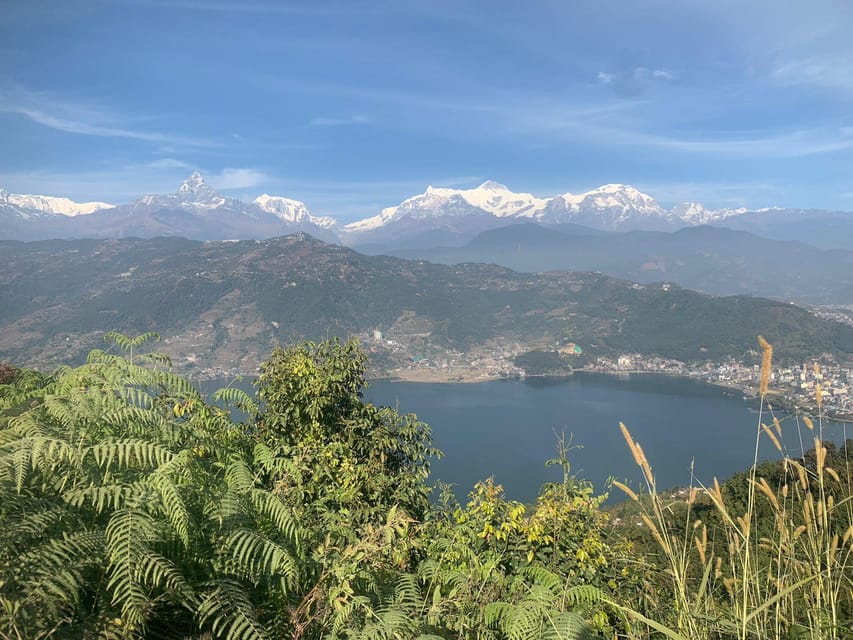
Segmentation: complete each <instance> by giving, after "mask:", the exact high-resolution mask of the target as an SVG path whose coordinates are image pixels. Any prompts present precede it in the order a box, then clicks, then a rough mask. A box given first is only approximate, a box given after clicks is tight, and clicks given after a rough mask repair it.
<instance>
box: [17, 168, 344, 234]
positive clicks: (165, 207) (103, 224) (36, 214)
mask: <svg viewBox="0 0 853 640" xmlns="http://www.w3.org/2000/svg"><path fill="white" fill-rule="evenodd" d="M4 193H5V192H4ZM59 200H64V199H56V198H53V199H49V198H45V197H43V196H26V197H24V196H9V195H6V196H5V198H0V222H2V223H3V224H2V225H0V239H5V240H44V239H53V238H65V239H72V238H126V237H139V238H153V237H157V236H176V237H184V238H189V239H192V240H240V239H260V238H270V237H275V236H280V235H286V234H289V233H294V232H297V231H304V232H307V233H310V234H312V235H314V236H316V237H318V238H320V239H323V240H329V241H337V240H338V237H337V234H336V233H335V228H336V224H335V222H334V220H332V219H331V218H321V217H315V216H313V215H312V214H311V212H310V211H308V209H307V207H306V206H305V205H304V204H303V203H301V202H298V201H296V200H290V199H287V198H276V197H272V196H261V197H260V198H258V199H257V200H256V201H254V202H243V201H242V200H238V199H236V198H229V197H226V196H223V195H221V194H220V193H218V192H217V191H216V190H215V189H214V188H213V187H211V186H210V185H209V184H208V183H207V182H205V180H204V178H203V177H202V175H201V174H200V173H198V172H193V174H192V175H191V176H190V177H189V178H187V179H186V180H185V181H184V182H183V183H182V184H181V185H180V186H179V187H178V190H177V191H175V192H174V193H168V194H147V195H144V196H142V197H141V198H139V199H138V200H136V201H134V202H131V203H129V204H123V205H118V206H113V205H107V206H104V207H99V208H96V207H94V206H93V205H98V204H105V203H84V204H79V203H72V205H74V206H71V205H66V204H65V203H62V202H58V201H59ZM67 202H69V203H71V201H70V200H69V201H67ZM35 205H41V206H39V207H36V206H35ZM88 209H91V211H88ZM84 210H86V211H85V212H86V215H80V213H83V211H84ZM69 211H76V212H77V213H69Z"/></svg>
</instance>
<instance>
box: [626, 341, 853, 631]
mask: <svg viewBox="0 0 853 640" xmlns="http://www.w3.org/2000/svg"><path fill="white" fill-rule="evenodd" d="M759 344H760V346H761V348H762V353H763V357H762V366H761V375H760V384H759V392H760V400H761V408H760V411H759V418H758V425H757V429H756V438H755V449H754V459H753V465H752V467H751V469H750V472H749V475H748V480H747V483H748V490H747V494H746V496H745V499H744V497H743V496H739V497H737V498H735V497H733V496H732V495H727V492H726V490H725V489H724V488H721V486H720V484H719V482H717V480H716V479H714V482H713V485H712V486H703V485H701V484H700V483H695V481H694V483H693V484H692V485H691V487H690V488H689V491H688V492H686V494H685V495H686V500H682V501H681V503H680V504H674V503H673V499H672V497H671V495H669V494H667V495H664V494H662V493H661V492H660V491H659V490H658V488H657V486H656V482H655V476H654V473H653V472H652V468H651V466H650V464H649V462H648V460H647V459H646V456H645V453H644V452H643V449H642V447H641V445H640V444H639V443H638V442H636V441H635V440H634V439H633V438H632V436H631V434H630V432H629V430H628V428H627V427H625V425H624V424H620V427H621V429H622V433H623V435H624V437H625V440H626V442H627V444H628V448H629V449H630V450H631V453H632V455H633V456H634V460H635V462H636V463H637V465H638V466H639V467H640V469H641V471H642V476H643V482H644V484H645V489H646V491H645V492H641V493H646V492H647V494H648V495H638V493H637V492H635V491H634V490H632V489H631V488H630V487H628V486H626V485H625V484H623V483H620V482H615V483H614V485H615V486H616V487H618V488H620V489H621V490H622V491H624V492H625V493H626V494H627V496H628V497H629V498H631V499H632V500H634V501H636V502H637V503H638V504H639V505H640V509H641V518H642V522H643V523H644V525H645V527H647V528H648V530H649V532H650V534H651V537H652V538H653V539H654V541H655V542H656V544H657V546H658V547H659V551H660V559H659V561H658V563H659V565H658V566H659V568H662V569H663V575H664V576H665V579H664V582H665V588H664V589H663V591H664V595H663V596H662V597H661V599H660V604H661V605H662V606H659V607H657V608H656V609H655V610H649V609H647V610H645V611H640V610H638V609H639V607H636V608H629V607H625V606H624V605H623V606H621V607H620V608H622V609H623V610H625V611H626V612H627V613H628V614H629V616H630V617H631V618H633V620H635V621H636V622H637V623H638V624H637V626H636V628H635V629H634V630H633V631H632V632H631V633H630V634H629V637H631V638H647V637H660V636H661V635H663V636H665V637H668V638H672V639H673V640H685V639H689V640H703V639H706V638H707V639H735V638H737V639H738V640H747V639H748V638H750V639H754V638H761V639H771V638H775V639H782V638H805V639H810V640H836V639H838V640H840V639H842V638H847V639H849V638H853V626H851V624H853V623H851V615H853V613H851V612H853V562H851V553H853V524H851V523H853V502H851V496H853V487H851V486H850V485H851V475H850V471H851V469H850V461H849V457H848V456H847V455H845V456H844V459H843V464H844V467H845V468H843V469H834V468H832V467H831V466H829V465H828V464H827V447H826V445H825V443H824V440H823V422H824V420H823V412H822V394H821V391H820V389H819V388H818V390H817V392H816V401H817V413H816V416H815V418H816V424H815V421H814V420H812V419H811V418H809V417H803V418H802V422H801V421H800V420H799V419H798V418H793V419H792V422H794V426H795V428H797V429H798V430H800V429H803V430H807V432H806V433H807V441H810V443H811V445H812V446H813V447H814V454H813V455H809V456H808V458H807V457H806V452H805V451H801V452H800V453H801V455H800V456H797V457H792V456H791V455H789V453H788V452H787V450H786V449H785V447H784V445H783V439H782V435H783V432H782V429H783V427H782V424H781V423H780V421H779V419H777V417H776V416H775V415H773V412H772V409H771V408H770V405H769V404H768V402H767V394H768V383H769V380H770V374H771V367H772V355H773V351H772V347H771V345H770V344H769V343H767V341H766V340H764V338H761V337H759ZM765 421H766V422H767V424H765ZM803 435H805V434H804V433H803V432H802V431H801V433H800V441H801V442H803ZM762 446H773V447H774V448H775V449H776V450H777V451H778V453H779V454H780V458H781V464H782V468H783V473H782V474H781V475H778V476H776V477H775V478H769V479H768V478H765V477H762V476H760V475H759V465H758V461H759V450H760V448H761V447H762ZM836 496H843V497H839V498H836ZM701 516H704V521H703V519H702V517H701ZM660 565H663V566H662V567H660ZM617 606H618V605H617Z"/></svg>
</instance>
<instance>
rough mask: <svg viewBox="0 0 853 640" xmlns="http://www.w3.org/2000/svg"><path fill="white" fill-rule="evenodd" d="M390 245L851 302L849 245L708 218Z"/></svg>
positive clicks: (520, 227) (719, 290) (536, 228)
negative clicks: (624, 228)
mask: <svg viewBox="0 0 853 640" xmlns="http://www.w3.org/2000/svg"><path fill="white" fill-rule="evenodd" d="M767 215H771V214H767ZM558 229H559V230H558ZM393 253H394V255H398V256H401V257H407V258H420V259H425V260H430V261H433V262H440V263H444V264H457V263H463V262H487V263H493V264H499V265H502V266H505V267H510V268H512V269H516V270H520V271H533V272H536V271H550V270H593V271H602V272H604V273H606V274H608V275H611V276H615V277H619V278H626V279H629V280H633V281H635V282H641V283H648V282H657V281H661V280H669V281H673V282H676V283H678V284H679V285H681V286H684V287H688V288H691V289H696V290H699V291H704V292H706V293H712V294H722V295H734V294H750V295H757V296H758V295H760V296H766V297H774V298H781V299H784V300H797V301H801V302H808V303H821V304H827V303H836V304H853V280H851V278H850V277H849V274H850V273H853V251H845V250H832V251H829V250H820V249H816V248H814V247H811V246H809V245H805V244H802V243H800V242H786V241H778V240H768V239H765V238H760V237H758V236H755V235H752V234H750V233H746V232H743V231H733V230H731V229H725V228H717V227H710V226H697V227H688V228H684V229H681V230H679V231H676V232H670V233H664V232H653V231H632V232H625V233H601V232H596V231H595V230H590V229H584V227H579V226H577V225H573V226H568V225H564V226H562V227H559V228H546V227H544V226H541V225H536V224H530V223H528V224H515V225H511V226H506V227H502V228H499V229H493V230H490V231H486V232H483V233H482V234H480V235H479V236H477V237H476V238H474V239H473V240H471V241H470V242H469V243H468V244H467V245H465V246H464V247H446V248H437V249H430V250H420V251H412V250H409V251H396V252H393Z"/></svg>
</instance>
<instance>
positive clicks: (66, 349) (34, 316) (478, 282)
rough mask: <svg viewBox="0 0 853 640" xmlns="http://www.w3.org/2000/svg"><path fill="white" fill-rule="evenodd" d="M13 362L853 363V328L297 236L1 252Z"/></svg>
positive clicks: (1, 319)
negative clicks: (285, 358) (108, 350)
mask: <svg viewBox="0 0 853 640" xmlns="http://www.w3.org/2000/svg"><path fill="white" fill-rule="evenodd" d="M0 260H2V264H3V269H2V270H0V361H11V362H15V363H17V364H20V365H26V366H43V367H47V366H51V365H53V364H58V363H59V362H68V361H73V360H74V359H75V358H80V357H82V354H83V353H85V352H87V351H88V350H89V349H90V348H92V347H95V346H100V345H101V344H102V341H101V336H102V333H103V332H105V331H110V330H116V331H121V332H124V333H126V334H136V333H142V332H146V331H157V332H159V333H160V334H161V335H162V336H163V337H164V338H169V339H170V341H169V342H167V343H165V344H163V345H161V347H162V349H161V350H162V351H164V352H166V353H169V354H170V355H171V356H173V357H174V358H175V360H176V363H177V364H186V363H187V362H191V361H194V362H195V363H196V365H197V366H201V365H204V366H210V365H219V366H227V367H230V368H234V367H239V368H241V369H242V370H245V371H251V370H254V367H255V365H256V363H257V362H258V361H260V360H262V359H263V358H265V357H266V356H267V354H268V353H269V352H270V350H271V349H272V347H273V346H274V345H275V344H276V343H278V342H287V341H289V340H291V339H292V338H297V337H298V338H315V339H316V338H324V337H327V336H330V335H343V334H357V333H365V332H370V333H372V331H373V330H374V329H380V330H382V331H383V332H385V333H386V334H388V333H390V334H393V335H403V334H405V333H406V332H409V333H411V334H417V335H418V336H419V338H420V339H422V340H424V341H426V342H428V343H430V344H432V345H437V346H440V347H448V348H454V349H457V350H462V351H464V350H466V349H468V348H470V347H471V346H473V345H479V344H483V343H484V342H486V341H489V340H492V339H495V338H504V339H507V340H513V341H516V342H519V343H521V344H524V345H537V344H542V343H543V342H552V343H560V342H566V341H574V342H576V343H578V344H581V345H583V347H584V349H585V352H586V353H587V354H590V355H603V354H615V353H621V352H638V353H643V354H656V355H661V356H666V357H672V358H677V359H680V360H702V359H712V360H719V359H722V358H724V357H726V356H734V357H737V358H741V357H742V356H743V354H744V353H745V352H747V351H749V350H750V349H753V348H754V345H755V336H756V335H757V334H759V333H761V334H763V335H765V336H766V337H767V339H768V340H770V341H771V342H772V343H773V344H774V346H775V348H776V354H777V356H778V357H779V358H780V359H783V360H784V359H791V360H801V359H803V358H806V357H808V356H811V355H818V354H820V353H822V352H827V351H828V352H832V353H835V354H838V355H843V356H845V355H846V357H849V356H850V354H851V353H853V329H851V328H850V327H845V326H843V325H840V324H836V323H832V322H828V321H825V320H821V319H819V318H816V317H814V316H813V315H811V314H810V313H808V312H807V311H805V310H803V309H801V308H798V307H796V306H793V305H789V304H782V303H778V302H773V301H769V300H765V299H761V298H751V297H709V296H704V295H700V294H697V293H695V292H691V291H688V290H684V289H680V288H678V287H676V286H674V285H673V286H671V287H669V286H662V285H661V284H653V285H647V286H643V287H641V286H639V285H632V284H631V283H630V282H626V281H622V280H617V279H614V278H610V277H607V276H604V275H602V274H599V273H563V272H554V273H539V274H522V273H516V272H513V271H511V270H509V269H506V268H503V267H498V266H493V265H483V264H463V265H457V266H445V265H438V264H431V263H428V262H423V261H410V260H403V259H398V258H391V257H386V256H372V257H370V256H365V255H361V254H359V253H356V252H354V251H352V250H349V249H346V248H344V247H340V246H337V245H331V244H326V243H323V242H321V241H319V240H316V239H314V238H312V237H310V236H307V235H303V234H297V235H292V236H285V237H281V238H275V239H271V240H264V241H239V242H213V243H202V242H193V241H188V240H182V239H175V238H158V239H152V240H134V239H127V240H103V241H95V240H77V241H44V242H34V243H17V242H3V243H0Z"/></svg>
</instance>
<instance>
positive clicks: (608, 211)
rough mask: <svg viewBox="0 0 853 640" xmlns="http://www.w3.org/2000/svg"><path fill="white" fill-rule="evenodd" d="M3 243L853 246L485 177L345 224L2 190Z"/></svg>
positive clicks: (281, 206)
mask: <svg viewBox="0 0 853 640" xmlns="http://www.w3.org/2000/svg"><path fill="white" fill-rule="evenodd" d="M0 222H2V225H0V239H7V240H37V239H49V238H120V237H128V236H137V237H156V236H181V237H186V238H190V239H197V240H225V239H263V238H269V237H274V236H277V235H283V234H286V233H293V232H295V231H304V232H306V233H309V234H312V235H314V236H316V237H318V238H320V239H323V240H328V241H336V242H342V243H343V244H346V245H349V246H353V247H359V248H362V249H364V250H368V251H374V252H379V251H387V250H389V249H405V248H409V249H411V248H428V247H435V246H459V245H463V244H465V243H466V242H468V241H470V240H471V239H472V238H474V237H475V236H476V235H477V234H479V233H481V232H483V231H486V230H489V229H494V228H497V227H502V226H506V225H508V224H512V223H516V222H535V223H537V224H540V225H544V226H549V227H559V226H560V225H565V224H576V225H583V226H586V227H589V228H591V229H598V230H603V231H631V230H646V231H675V230H678V229H680V228H684V227H691V226H697V225H707V224H713V225H717V226H726V227H729V228H734V229H738V230H742V231H750V232H754V233H758V234H759V235H762V236H765V237H768V238H774V239H780V240H800V241H804V242H810V243H812V244H815V245H816V246H819V247H823V248H849V247H850V246H853V214H851V213H847V212H832V211H820V210H801V209H779V208H770V209H756V210H748V209H745V208H740V209H717V210H711V209H708V208H706V207H705V206H703V205H701V204H699V203H695V202H693V203H689V202H688V203H681V204H678V205H676V206H674V207H672V208H669V209H667V208H665V207H663V206H661V205H660V204H659V203H658V202H657V201H656V200H655V199H654V198H653V197H651V196H649V195H647V194H644V193H641V192H640V191H638V190H637V189H635V188H633V187H631V186H629V185H622V184H607V185H603V186H601V187H598V188H596V189H593V190H591V191H587V192H584V193H580V194H572V193H562V194H558V195H555V196H551V197H545V198H541V197H538V196H535V195H532V194H530V193H515V192H513V191H511V190H509V189H508V188H507V187H506V186H504V185H502V184H498V183H496V182H492V181H486V182H484V183H483V184H481V185H480V186H478V187H476V188H473V189H449V188H441V187H428V188H427V190H426V191H425V192H424V193H422V194H419V195H416V196H412V197H410V198H407V199H406V200H404V201H403V202H401V203H400V204H398V205H396V206H392V207H388V208H385V209H383V210H382V211H381V212H379V213H378V214H377V215H375V216H371V217H368V218H366V219H364V220H360V221H358V222H353V223H350V224H346V225H342V224H340V223H339V222H338V221H337V220H335V219H334V218H331V217H321V216H315V215H313V214H312V213H311V212H310V210H309V209H308V207H307V206H306V205H305V204H304V203H302V202H300V201H298V200H293V199H290V198H285V197H282V196H271V195H267V194H263V195H261V196H259V197H258V198H256V199H255V200H253V201H252V202H244V201H242V200H238V199H236V198H229V197H226V196H223V195H221V194H219V193H217V192H216V191H215V190H214V189H213V188H212V187H211V186H210V185H209V184H207V183H206V182H205V181H204V178H203V177H202V176H201V175H200V174H199V173H197V172H196V173H193V174H192V175H191V176H190V177H189V178H188V179H187V180H186V181H184V183H183V184H182V185H180V187H179V188H178V190H177V191H176V192H175V193H171V194H164V195H156V194H154V195H145V196H143V197H142V198H139V199H138V200H136V201H134V202H131V203H129V204H122V205H118V206H114V205H111V204H108V203H104V202H86V203H75V202H73V201H71V200H68V199H67V198H57V197H51V196H37V195H16V194H9V193H6V192H5V191H2V190H0Z"/></svg>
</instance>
